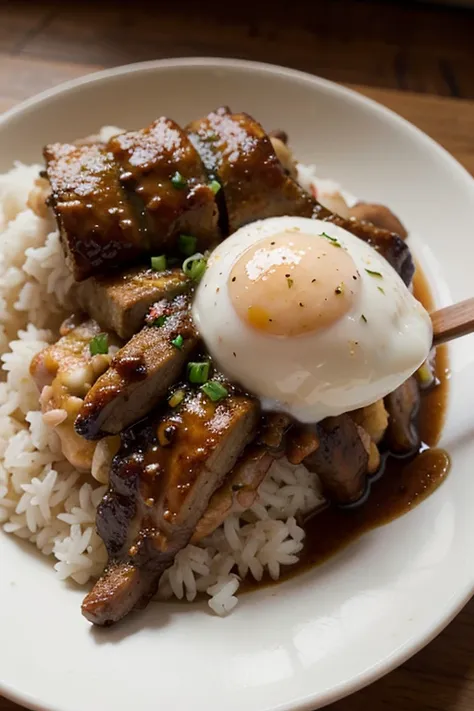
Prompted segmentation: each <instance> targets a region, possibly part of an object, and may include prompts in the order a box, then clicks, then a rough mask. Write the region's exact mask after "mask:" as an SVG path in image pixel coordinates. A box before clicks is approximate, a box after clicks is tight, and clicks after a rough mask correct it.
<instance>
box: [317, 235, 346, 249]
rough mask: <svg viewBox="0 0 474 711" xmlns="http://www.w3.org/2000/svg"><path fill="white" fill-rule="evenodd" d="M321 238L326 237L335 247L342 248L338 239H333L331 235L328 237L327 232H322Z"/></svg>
mask: <svg viewBox="0 0 474 711" xmlns="http://www.w3.org/2000/svg"><path fill="white" fill-rule="evenodd" d="M321 237H325V238H326V239H328V240H329V241H330V242H331V243H332V244H333V245H334V246H335V247H341V246H342V245H341V243H340V242H339V240H338V239H336V238H335V237H331V235H328V234H327V233H326V232H321Z"/></svg>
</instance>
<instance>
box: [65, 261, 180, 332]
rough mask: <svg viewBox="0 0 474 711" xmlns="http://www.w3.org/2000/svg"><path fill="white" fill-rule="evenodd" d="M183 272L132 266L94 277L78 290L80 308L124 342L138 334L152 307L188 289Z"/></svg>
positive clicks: (79, 286)
mask: <svg viewBox="0 0 474 711" xmlns="http://www.w3.org/2000/svg"><path fill="white" fill-rule="evenodd" d="M189 284H190V282H189V280H188V279H187V278H186V276H185V275H184V273H183V271H182V269H169V270H168V271H165V272H157V271H155V270H153V269H147V268H145V267H133V268H131V269H127V270H126V271H124V272H114V273H112V274H108V275H104V276H95V277H91V278H90V279H87V280H86V281H83V282H81V283H80V284H79V285H78V287H77V290H76V293H77V298H78V301H79V304H80V306H81V308H83V309H84V311H86V312H87V313H88V314H89V315H90V316H91V317H92V318H94V319H95V320H96V321H98V323H99V324H100V325H101V326H102V327H103V328H107V329H112V330H114V331H115V332H116V333H118V335H119V336H120V337H121V338H123V339H124V340H128V339H129V338H131V337H132V336H133V334H134V333H137V331H139V330H140V329H141V328H142V326H143V323H144V319H145V315H146V313H147V311H148V309H149V308H150V306H151V305H152V304H154V303H155V302H156V301H160V300H161V299H172V298H174V297H175V296H177V295H178V294H182V293H183V292H185V291H187V290H188V288H189Z"/></svg>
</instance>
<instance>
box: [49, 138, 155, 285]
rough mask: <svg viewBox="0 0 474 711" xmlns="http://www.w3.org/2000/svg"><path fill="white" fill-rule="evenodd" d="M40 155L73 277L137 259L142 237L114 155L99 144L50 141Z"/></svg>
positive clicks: (78, 277)
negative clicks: (44, 161)
mask: <svg viewBox="0 0 474 711" xmlns="http://www.w3.org/2000/svg"><path fill="white" fill-rule="evenodd" d="M44 157H45V160H46V166H47V168H46V174H47V177H48V179H49V182H50V184H51V197H50V203H51V205H52V207H53V210H54V214H55V216H56V220H57V223H58V227H59V233H60V236H61V241H62V244H63V248H64V251H65V254H66V260H67V263H68V266H69V268H70V269H71V271H72V272H73V274H74V278H75V279H76V280H77V281H81V280H82V279H86V278H87V277H88V276H90V275H91V274H94V273H96V272H97V271H100V270H104V269H108V268H110V267H112V266H117V265H119V264H126V263H130V262H133V261H135V260H136V259H137V258H138V256H139V255H140V253H141V252H142V251H143V248H144V247H143V237H142V235H141V233H140V229H139V225H138V221H137V219H136V216H135V214H134V212H133V210H132V208H131V205H130V204H129V202H128V200H127V198H126V196H125V193H124V192H123V189H122V186H121V184H120V177H119V169H118V167H117V165H116V162H115V160H114V157H113V155H112V153H111V152H110V151H108V150H107V149H106V148H105V147H103V146H100V145H84V146H76V145H71V144H67V143H66V144H61V143H54V144H52V145H49V146H46V148H45V149H44Z"/></svg>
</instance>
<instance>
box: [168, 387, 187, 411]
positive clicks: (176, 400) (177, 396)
mask: <svg viewBox="0 0 474 711" xmlns="http://www.w3.org/2000/svg"><path fill="white" fill-rule="evenodd" d="M185 395H186V393H185V392H184V390H176V391H175V392H174V393H173V394H172V396H171V397H170V399H169V400H168V405H169V406H170V407H178V405H181V403H182V402H183V400H184V397H185Z"/></svg>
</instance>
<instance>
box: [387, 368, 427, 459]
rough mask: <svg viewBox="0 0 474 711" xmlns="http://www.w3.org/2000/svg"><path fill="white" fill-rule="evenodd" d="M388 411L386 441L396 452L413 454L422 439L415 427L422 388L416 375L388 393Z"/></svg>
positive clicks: (392, 450) (390, 448)
mask: <svg viewBox="0 0 474 711" xmlns="http://www.w3.org/2000/svg"><path fill="white" fill-rule="evenodd" d="M384 403H385V407H386V409H387V412H388V429H387V432H386V442H387V446H388V448H389V450H390V451H391V452H393V453H394V454H399V455H408V454H413V453H414V452H416V450H417V449H418V447H419V444H420V439H419V435H418V432H417V428H416V427H415V417H416V415H417V413H418V409H419V407H420V388H419V386H418V382H417V380H416V378H415V377H414V376H412V377H411V378H408V380H406V381H405V382H404V383H403V384H402V385H400V387H398V388H397V389H396V390H394V391H393V393H390V395H387V397H386V398H385V400H384Z"/></svg>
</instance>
